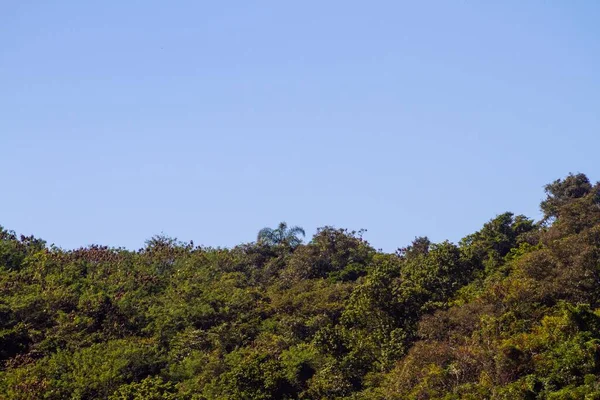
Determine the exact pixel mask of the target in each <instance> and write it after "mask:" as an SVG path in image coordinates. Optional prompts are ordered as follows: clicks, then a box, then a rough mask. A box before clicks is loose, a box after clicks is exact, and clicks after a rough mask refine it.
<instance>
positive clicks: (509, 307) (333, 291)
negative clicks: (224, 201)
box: [0, 174, 600, 400]
mask: <svg viewBox="0 0 600 400" xmlns="http://www.w3.org/2000/svg"><path fill="white" fill-rule="evenodd" d="M545 189H546V195H547V196H546V199H545V200H544V201H542V203H541V209H542V211H543V213H544V218H543V220H541V221H533V220H531V219H529V218H527V217H525V216H522V215H513V214H512V213H510V212H507V213H504V214H500V215H497V216H496V217H494V218H493V219H491V220H490V221H489V222H487V223H486V224H484V225H483V227H482V228H481V229H480V230H479V231H477V232H475V233H473V234H471V235H468V236H466V237H465V238H463V239H462V240H461V241H460V242H459V243H458V244H454V243H450V242H447V241H446V242H442V243H432V242H430V240H429V239H427V238H426V237H419V238H416V239H415V240H414V241H413V243H412V244H410V245H408V246H406V247H404V248H401V249H399V250H398V251H397V252H396V253H391V254H388V253H384V252H381V251H377V250H376V249H374V248H373V247H372V246H371V245H370V244H369V243H368V242H366V241H365V240H364V239H363V238H362V236H361V232H360V231H359V232H355V231H348V230H345V229H335V228H332V227H324V228H321V229H319V230H318V232H317V233H316V234H315V235H314V236H313V237H312V238H311V239H309V240H307V242H306V243H303V241H302V239H303V236H304V231H303V230H302V229H301V228H298V227H288V226H287V225H285V224H281V225H280V226H279V227H277V228H274V229H269V228H266V229H263V230H261V231H260V233H259V235H258V238H257V240H256V241H255V242H251V243H247V244H242V245H239V246H236V247H234V248H231V249H223V248H207V247H202V246H194V245H193V244H192V243H182V242H179V241H177V240H174V239H171V238H168V237H162V236H157V237H154V238H152V239H151V240H149V241H148V242H147V244H146V246H145V247H144V248H142V249H140V250H138V251H130V250H126V249H120V248H108V247H103V246H90V247H87V248H81V249H77V250H63V249H61V248H57V247H54V246H48V245H47V244H46V243H45V242H44V241H43V240H41V239H38V238H35V237H31V236H30V237H25V236H18V235H17V234H15V233H14V232H12V231H9V230H5V229H0V398H1V399H7V400H10V399H111V400H117V399H132V400H133V399H135V400H141V399H236V400H258V399H353V400H367V399H369V400H370V399H380V400H383V399H448V400H449V399H600V184H599V183H596V184H595V185H594V184H592V183H591V182H590V181H589V180H588V178H587V177H586V176H585V175H583V174H577V175H569V176H567V177H566V178H564V179H560V180H557V181H555V182H552V183H550V184H549V185H547V186H546V188H545Z"/></svg>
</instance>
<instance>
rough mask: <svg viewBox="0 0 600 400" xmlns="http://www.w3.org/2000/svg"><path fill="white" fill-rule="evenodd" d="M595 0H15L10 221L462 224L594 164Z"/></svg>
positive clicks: (231, 238)
mask: <svg viewBox="0 0 600 400" xmlns="http://www.w3.org/2000/svg"><path fill="white" fill-rule="evenodd" d="M599 21H600V2H598V1H595V0H590V1H584V0H580V1H567V0H564V1H560V0H556V1H554V0H545V1H533V0H532V1H525V2H523V1H479V0H449V1H369V2H367V1H295V2H292V1H280V0H277V1H195V0H194V1H148V0H144V1H117V0H105V1H97V2H89V1H75V0H71V1H41V0H37V1H34V0H23V1H21V0H18V1H17V0H5V1H1V2H0V156H1V160H2V168H1V169H0V178H1V183H2V189H1V190H0V224H1V225H3V226H4V227H5V228H8V229H13V230H15V231H17V233H23V234H35V235H36V236H40V237H42V238H44V239H46V240H47V241H48V242H50V243H56V244H57V245H59V246H61V247H64V248H72V247H78V246H81V245H87V244H92V243H99V244H107V245H111V246H124V247H128V248H139V247H141V246H142V245H143V243H144V241H145V240H146V239H148V238H150V237H151V236H152V235H154V234H158V233H161V232H163V233H165V234H167V235H170V236H174V237H177V238H179V239H181V240H186V241H187V240H194V242H195V243H196V244H204V245H210V246H233V245H236V244H239V243H241V242H249V241H252V240H254V239H255V236H256V233H257V231H258V230H259V229H260V228H262V227H264V226H275V225H276V224H277V223H278V222H279V221H287V222H288V223H289V224H292V225H300V226H303V227H304V228H305V229H306V230H307V234H308V235H309V236H311V235H312V234H314V232H315V230H316V228H317V227H319V226H324V225H333V226H336V227H344V228H349V229H360V228H366V229H367V230H368V232H367V234H366V235H365V237H366V238H367V239H368V240H369V241H370V242H371V243H372V244H373V245H374V246H375V247H376V248H383V249H384V250H386V251H393V250H395V249H396V248H397V247H399V246H404V245H406V244H408V243H410V241H411V240H412V239H413V238H414V237H415V236H417V235H428V236H429V237H430V238H431V239H432V240H434V241H441V240H444V239H449V240H452V241H457V240H459V239H460V238H461V237H463V236H464V235H466V234H468V233H471V232H473V231H475V230H477V229H479V228H480V227H481V225H482V224H483V223H484V222H486V221H487V220H489V219H490V218H492V217H494V216H495V215H496V214H498V213H502V212H504V211H512V212H515V213H524V214H526V215H528V216H531V217H535V218H537V217H539V211H538V204H539V202H540V200H541V199H542V198H543V185H544V184H546V183H548V182H550V181H552V180H554V179H557V178H560V177H563V176H565V175H566V174H568V173H569V172H584V173H586V174H588V176H589V177H590V179H591V180H593V181H596V180H600V162H599V160H600V157H599V153H600V112H599V111H600V24H599Z"/></svg>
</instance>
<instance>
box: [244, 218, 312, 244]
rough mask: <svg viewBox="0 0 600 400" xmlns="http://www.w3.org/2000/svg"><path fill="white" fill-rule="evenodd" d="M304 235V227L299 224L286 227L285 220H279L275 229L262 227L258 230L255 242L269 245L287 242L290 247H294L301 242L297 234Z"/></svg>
mask: <svg viewBox="0 0 600 400" xmlns="http://www.w3.org/2000/svg"><path fill="white" fill-rule="evenodd" d="M299 235H302V237H304V236H306V234H305V233H304V229H302V228H300V227H299V226H292V227H290V228H288V226H287V224H286V223H285V222H280V223H279V225H278V226H277V228H276V229H271V228H263V229H261V230H260V231H259V232H258V237H257V239H256V240H257V242H259V243H265V244H269V245H272V246H274V245H278V244H287V245H288V246H290V247H296V246H298V245H299V244H300V243H302V239H300V238H299V237H298V236H299Z"/></svg>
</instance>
